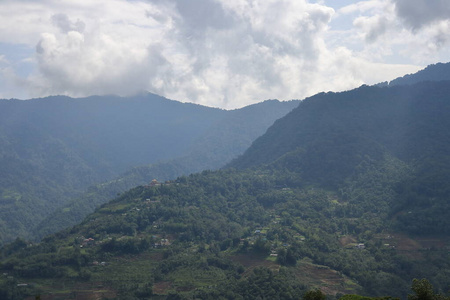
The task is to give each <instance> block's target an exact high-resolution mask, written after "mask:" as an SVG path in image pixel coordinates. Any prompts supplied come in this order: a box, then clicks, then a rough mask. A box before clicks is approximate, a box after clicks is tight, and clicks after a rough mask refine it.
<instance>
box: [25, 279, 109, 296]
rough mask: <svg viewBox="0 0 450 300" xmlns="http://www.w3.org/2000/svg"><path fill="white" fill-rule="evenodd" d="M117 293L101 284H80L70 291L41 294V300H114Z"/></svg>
mask: <svg viewBox="0 0 450 300" xmlns="http://www.w3.org/2000/svg"><path fill="white" fill-rule="evenodd" d="M116 297H117V293H116V292H115V291H114V290H111V289H108V288H107V287H104V286H102V285H101V284H100V283H98V284H97V283H79V284H76V285H75V286H74V287H73V288H71V289H70V291H69V290H61V291H54V292H52V293H48V294H41V295H40V299H41V300H66V299H80V300H101V299H114V298H116ZM25 299H26V300H35V299H36V297H35V296H32V297H27V298H25Z"/></svg>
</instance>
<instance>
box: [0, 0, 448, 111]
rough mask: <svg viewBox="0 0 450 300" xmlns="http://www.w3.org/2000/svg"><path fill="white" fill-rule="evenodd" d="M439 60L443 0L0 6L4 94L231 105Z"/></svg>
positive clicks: (23, 1) (59, 1) (343, 84)
mask: <svg viewBox="0 0 450 300" xmlns="http://www.w3.org/2000/svg"><path fill="white" fill-rule="evenodd" d="M448 61H450V5H448V0H433V1H430V0H367V1H347V0H317V1H312V0H310V1H307V0H189V1H188V0H1V1H0V98H6V99H9V98H18V99H29V98H36V97H44V96H49V95H68V96H72V97H85V96H90V95H112V94H114V95H120V96H130V95H134V94H137V93H142V92H145V91H148V92H151V93H155V94H158V95H161V96H164V97H167V98H170V99H174V100H178V101H183V102H193V103H198V104H202V105H207V106H213V107H220V108H225V109H232V108H239V107H243V106H246V105H249V104H253V103H257V102H261V101H263V100H266V99H279V100H290V99H303V98H305V97H308V96H311V95H314V94H316V93H319V92H322V91H325V92H326V91H343V90H349V89H352V88H355V87H358V86H360V85H362V84H375V83H378V82H382V81H389V80H392V79H394V78H396V77H399V76H403V75H405V74H409V73H414V72H416V71H418V70H420V69H423V68H424V67H425V66H427V65H429V64H434V63H437V62H448Z"/></svg>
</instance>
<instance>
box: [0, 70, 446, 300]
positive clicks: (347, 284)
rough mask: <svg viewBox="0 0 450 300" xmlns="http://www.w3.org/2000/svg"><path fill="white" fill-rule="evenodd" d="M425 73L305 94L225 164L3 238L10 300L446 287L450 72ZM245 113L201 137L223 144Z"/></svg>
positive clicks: (333, 293)
mask: <svg viewBox="0 0 450 300" xmlns="http://www.w3.org/2000/svg"><path fill="white" fill-rule="evenodd" d="M443 66H445V67H447V66H448V64H446V65H434V66H430V67H429V68H427V73H428V74H430V73H433V70H439V72H441V71H440V70H442V67H443ZM423 74H424V73H423V72H422V73H418V74H417V75H412V76H408V80H409V81H410V80H412V81H414V80H417V81H418V82H417V83H415V84H412V85H392V86H391V85H389V86H384V87H381V86H374V87H369V86H362V87H360V88H358V89H355V90H351V91H348V92H342V93H321V94H318V95H315V96H313V97H310V98H307V99H305V100H303V101H302V102H300V104H298V103H295V105H298V107H296V108H295V109H293V110H292V111H291V112H289V113H288V114H287V115H285V116H284V117H282V118H280V119H278V120H277V121H275V123H274V124H273V125H272V126H270V127H269V129H268V130H267V131H266V133H264V134H263V135H262V136H260V137H259V138H257V139H256V140H255V141H254V142H253V143H252V144H251V146H250V147H249V148H248V149H247V150H246V151H245V152H244V153H243V154H242V155H241V156H240V157H238V158H236V159H235V160H233V161H232V162H230V163H229V164H228V165H227V167H226V168H225V169H223V170H220V171H203V172H201V173H197V174H192V175H189V176H181V177H179V178H178V179H176V180H174V181H172V182H169V183H166V184H156V185H154V186H144V185H142V186H138V187H135V188H133V189H131V190H129V191H127V192H125V193H122V194H121V195H120V196H119V197H117V198H116V199H114V200H112V201H110V202H108V203H105V204H103V205H102V206H101V207H99V208H98V209H96V210H95V212H94V213H93V214H91V215H89V216H88V217H87V218H86V219H85V220H84V221H83V222H82V223H80V224H79V225H76V226H74V227H72V228H69V229H66V230H63V231H60V232H58V233H56V234H54V235H51V236H48V237H46V238H44V240H43V241H42V243H40V244H38V245H29V244H28V243H25V242H24V241H22V240H16V241H15V242H14V243H12V244H10V245H7V246H5V247H3V248H2V258H3V259H2V261H1V262H2V264H1V265H0V271H2V272H5V273H8V274H12V276H13V278H10V279H9V281H8V280H7V279H4V278H2V280H0V292H1V293H3V294H1V295H3V296H5V297H9V298H11V297H13V296H17V295H21V296H23V295H35V294H42V295H47V294H49V293H54V294H59V295H61V297H66V296H68V295H69V293H75V294H74V295H80V296H86V297H88V295H91V296H92V295H96V293H100V291H101V293H103V294H104V296H105V297H107V298H115V297H117V298H121V299H127V298H130V299H148V298H153V297H154V298H157V299H172V298H175V299H220V298H221V297H222V299H256V298H257V297H260V298H261V299H264V298H265V299H298V298H300V297H301V296H302V295H303V294H304V293H305V291H306V290H308V289H314V288H320V289H321V290H322V291H323V292H325V293H326V294H328V295H330V297H335V298H339V296H340V295H342V294H355V293H357V294H363V295H367V296H372V297H375V296H387V295H389V296H395V297H401V298H406V295H407V293H408V292H409V290H410V285H411V281H412V279H413V278H428V279H429V280H430V281H431V282H432V283H433V285H434V287H435V288H436V290H437V291H438V292H439V293H446V292H447V291H448V287H449V284H450V280H449V278H448V269H449V268H450V264H449V263H450V257H449V255H450V254H449V252H448V248H449V247H450V240H449V236H448V233H449V228H450V223H449V221H448V220H449V219H450V218H449V215H450V204H449V201H448V199H449V197H450V190H449V188H448V182H449V178H450V174H449V172H450V171H449V170H450V156H449V153H448V149H449V147H450V131H449V130H448V129H449V128H450V123H449V122H450V121H449V120H450V81H445V80H444V81H441V80H438V81H430V80H429V79H426V80H425V81H422V80H419V79H418V78H420V76H422V75H423ZM426 77H427V78H438V79H439V78H441V77H440V76H434V77H433V76H431V77H430V76H428V75H427V76H426ZM277 103H279V102H265V103H263V104H261V106H259V105H256V106H254V107H249V108H245V109H243V110H241V111H236V112H235V113H236V114H241V113H242V114H245V115H247V113H246V112H245V110H252V109H255V108H256V107H259V108H260V109H262V108H263V107H264V106H266V107H271V106H272V105H278V104H277ZM293 104H294V103H288V104H287V105H293ZM271 110H273V108H270V109H269V111H271ZM261 111H265V112H267V110H264V109H262V110H261ZM261 111H259V112H258V113H255V115H254V116H255V119H258V118H259V116H260V115H259V113H261ZM235 117H236V118H237V116H233V117H230V122H227V124H230V125H228V127H227V126H225V125H221V124H222V123H220V124H219V123H217V125H216V126H217V127H215V129H214V126H212V127H213V129H212V130H211V131H210V134H203V135H201V137H199V140H202V139H203V141H205V143H206V141H210V140H211V141H212V142H211V143H206V144H204V145H216V143H217V142H216V141H217V140H218V139H220V137H221V135H219V134H218V132H220V130H218V128H222V129H223V128H224V127H227V128H229V129H230V130H231V129H233V130H235V128H236V127H235V126H236V120H237V119H235ZM238 119H239V120H242V119H241V118H238ZM244 119H245V118H244ZM223 122H225V121H223ZM250 124H254V123H253V122H250ZM238 128H240V127H238ZM255 128H256V127H255ZM216 130H217V131H216ZM216 132H217V133H216ZM225 132H228V133H229V132H230V131H225ZM223 136H226V135H225V134H224V135H223ZM234 139H236V140H240V141H242V140H243V138H239V139H238V138H234ZM199 145H201V143H200V142H199V143H198V144H197V146H199ZM224 145H226V143H224V144H223V145H220V146H219V147H222V146H224ZM210 147H211V149H216V151H217V149H218V148H217V147H216V148H214V146H210ZM200 149H208V147H206V146H201V147H200ZM194 152H195V151H194ZM196 153H197V152H196ZM199 153H201V154H200V155H201V157H205V158H207V156H206V154H207V153H210V152H209V151H205V152H203V153H202V152H201V151H200V152H199ZM227 153H228V152H227ZM225 156H226V155H224V156H223V157H225ZM193 157H195V155H194V156H193ZM193 161H194V159H193ZM172 162H174V161H172ZM179 163H181V162H180V161H178V160H176V161H175V163H173V164H172V163H167V164H161V165H157V166H159V167H161V170H163V169H165V168H166V166H171V167H174V166H177V165H178V164H179ZM152 168H153V167H150V168H149V169H147V168H144V169H140V168H138V169H135V170H134V171H132V172H131V173H129V174H128V175H129V176H131V178H133V176H136V177H135V178H139V176H141V175H142V174H140V173H139V172H140V170H142V173H143V174H146V172H150V171H149V170H152ZM161 172H162V171H161ZM130 174H135V175H130ZM147 174H148V173H147ZM143 177H145V176H143ZM143 177H142V178H143ZM124 178H127V177H124ZM124 180H125V179H124ZM110 184H113V183H110ZM107 189H108V188H107ZM97 192H101V188H99V189H98V190H97V191H94V192H93V195H94V194H95V193H97ZM68 209H69V211H71V210H72V209H74V207H73V206H69V207H68ZM103 263H104V264H103ZM19 282H35V283H36V284H35V285H33V286H27V287H26V288H24V289H19V288H18V287H17V284H18V283H19ZM61 282H63V286H64V288H61ZM99 286H101V288H99ZM11 295H12V296H11ZM5 299H8V298H5Z"/></svg>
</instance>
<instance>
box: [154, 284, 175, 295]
mask: <svg viewBox="0 0 450 300" xmlns="http://www.w3.org/2000/svg"><path fill="white" fill-rule="evenodd" d="M171 288H172V282H171V281H160V282H156V283H155V284H153V293H154V294H156V295H164V294H167V292H168V291H169V290H170V289H171Z"/></svg>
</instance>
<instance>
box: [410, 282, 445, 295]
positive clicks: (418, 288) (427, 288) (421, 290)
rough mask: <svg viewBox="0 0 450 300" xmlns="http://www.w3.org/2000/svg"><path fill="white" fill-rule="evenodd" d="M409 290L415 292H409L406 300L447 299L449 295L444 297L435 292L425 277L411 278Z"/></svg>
mask: <svg viewBox="0 0 450 300" xmlns="http://www.w3.org/2000/svg"><path fill="white" fill-rule="evenodd" d="M411 290H413V292H414V293H415V294H409V295H408V300H449V299H450V297H445V296H443V295H441V294H435V293H434V291H433V286H432V285H431V283H430V282H429V281H428V280H426V279H421V280H419V279H413V282H412V286H411Z"/></svg>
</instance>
